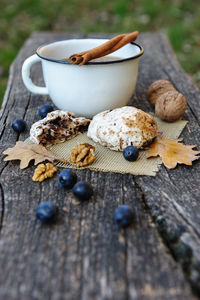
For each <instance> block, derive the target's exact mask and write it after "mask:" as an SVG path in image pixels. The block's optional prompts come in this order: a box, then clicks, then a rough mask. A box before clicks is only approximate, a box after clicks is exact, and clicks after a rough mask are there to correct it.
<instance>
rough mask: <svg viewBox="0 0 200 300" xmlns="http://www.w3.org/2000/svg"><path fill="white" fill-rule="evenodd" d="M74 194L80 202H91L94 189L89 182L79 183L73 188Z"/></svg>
mask: <svg viewBox="0 0 200 300" xmlns="http://www.w3.org/2000/svg"><path fill="white" fill-rule="evenodd" d="M73 193H74V195H75V197H76V198H78V199H79V200H89V199H90V197H92V195H93V189H92V186H91V185H90V184H89V183H88V182H85V181H79V182H77V183H76V184H75V186H74V187H73Z"/></svg>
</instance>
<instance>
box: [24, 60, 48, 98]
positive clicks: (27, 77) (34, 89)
mask: <svg viewBox="0 0 200 300" xmlns="http://www.w3.org/2000/svg"><path fill="white" fill-rule="evenodd" d="M38 61H41V59H40V58H39V57H38V56H37V55H36V54H34V55H32V56H30V57H29V58H27V59H26V60H25V62H24V63H23V66H22V79H23V82H24V84H25V86H26V87H27V89H28V90H29V91H31V92H32V93H34V94H40V95H48V89H47V87H42V86H37V85H35V84H34V83H33V81H32V80H31V78H30V70H31V66H32V65H33V64H35V63H36V62H38Z"/></svg>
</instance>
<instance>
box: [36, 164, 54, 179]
mask: <svg viewBox="0 0 200 300" xmlns="http://www.w3.org/2000/svg"><path fill="white" fill-rule="evenodd" d="M56 171H57V168H56V167H54V165H52V164H50V163H47V164H39V165H38V166H37V168H36V169H35V172H34V174H33V177H32V180H33V181H39V182H42V181H43V180H45V179H47V178H49V177H53V174H54V173H55V172H56Z"/></svg>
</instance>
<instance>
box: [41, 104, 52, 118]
mask: <svg viewBox="0 0 200 300" xmlns="http://www.w3.org/2000/svg"><path fill="white" fill-rule="evenodd" d="M53 110H54V109H53V107H52V106H51V105H50V104H45V105H43V106H41V107H40V108H39V109H38V115H39V116H40V117H42V118H45V117H46V116H47V114H48V113H49V112H51V111H53Z"/></svg>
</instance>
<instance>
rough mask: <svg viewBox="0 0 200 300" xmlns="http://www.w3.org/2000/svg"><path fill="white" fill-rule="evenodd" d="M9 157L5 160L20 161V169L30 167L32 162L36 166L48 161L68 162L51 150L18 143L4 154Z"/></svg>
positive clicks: (40, 146)
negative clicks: (32, 161)
mask: <svg viewBox="0 0 200 300" xmlns="http://www.w3.org/2000/svg"><path fill="white" fill-rule="evenodd" d="M3 154H4V155H7V156H6V157H5V158H4V160H5V161H8V160H20V161H21V162H20V169H25V168H26V167H28V165H29V163H30V161H31V160H35V163H34V164H35V165H37V164H39V163H41V162H43V161H45V160H48V161H50V162H53V161H62V162H66V161H65V160H64V159H61V158H59V157H57V156H56V155H55V154H53V153H52V152H51V151H50V150H47V149H46V148H45V147H44V146H42V145H37V144H26V143H24V142H17V143H16V145H15V146H14V147H13V148H8V149H6V150H5V151H4V152H3Z"/></svg>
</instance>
